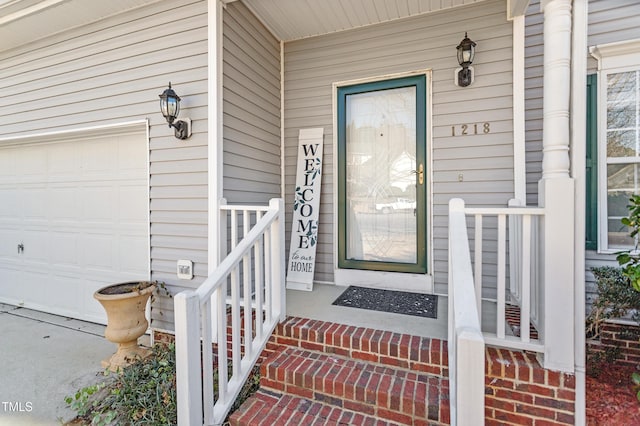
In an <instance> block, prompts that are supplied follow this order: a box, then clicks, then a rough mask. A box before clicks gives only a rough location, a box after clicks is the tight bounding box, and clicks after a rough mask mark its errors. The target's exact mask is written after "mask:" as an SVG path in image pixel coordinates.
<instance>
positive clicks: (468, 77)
mask: <svg viewBox="0 0 640 426" xmlns="http://www.w3.org/2000/svg"><path fill="white" fill-rule="evenodd" d="M456 50H457V51H458V63H459V64H460V67H459V68H456V72H455V76H454V81H455V84H456V86H460V87H467V86H469V85H470V84H471V83H473V67H472V66H471V64H472V63H473V58H474V56H475V55H476V43H475V42H473V41H472V40H471V39H470V38H469V37H467V33H466V32H465V33H464V38H463V39H462V41H461V42H460V44H459V45H458V46H457V47H456Z"/></svg>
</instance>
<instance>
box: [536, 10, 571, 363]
mask: <svg viewBox="0 0 640 426" xmlns="http://www.w3.org/2000/svg"><path fill="white" fill-rule="evenodd" d="M541 8H542V10H543V11H544V103H543V134H542V144H543V159H542V179H541V180H540V182H539V204H540V206H541V207H544V208H545V216H544V220H543V226H542V238H543V241H542V242H543V245H542V247H543V248H544V254H543V262H542V268H543V271H542V277H543V289H544V290H543V291H544V295H543V298H542V300H543V303H544V311H543V312H544V315H543V322H542V329H543V335H544V345H545V351H544V358H543V360H542V363H543V366H544V367H545V368H549V369H552V370H558V371H564V372H573V370H574V345H573V342H574V339H573V337H574V336H573V333H574V307H573V300H574V297H573V295H574V294H573V293H574V251H573V247H574V226H573V220H574V214H575V205H574V181H573V179H572V178H571V177H570V175H569V169H570V162H569V140H570V137H569V135H570V125H569V102H570V87H571V84H570V83H571V0H543V1H542V2H541Z"/></svg>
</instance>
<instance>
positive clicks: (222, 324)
mask: <svg viewBox="0 0 640 426" xmlns="http://www.w3.org/2000/svg"><path fill="white" fill-rule="evenodd" d="M217 294H218V297H217V301H216V302H217V304H218V333H217V334H218V403H221V404H227V387H228V386H227V384H228V383H229V378H228V377H227V374H226V372H227V364H228V360H227V350H228V349H227V348H228V346H229V342H227V285H226V279H225V283H224V284H223V285H222V286H221V287H220V288H219V289H218V291H217ZM192 350H193V349H192Z"/></svg>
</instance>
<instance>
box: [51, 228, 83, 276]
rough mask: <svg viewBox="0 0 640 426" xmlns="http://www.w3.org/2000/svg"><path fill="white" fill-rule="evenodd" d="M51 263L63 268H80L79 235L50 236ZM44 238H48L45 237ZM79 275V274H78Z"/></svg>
mask: <svg viewBox="0 0 640 426" xmlns="http://www.w3.org/2000/svg"><path fill="white" fill-rule="evenodd" d="M47 237H48V240H49V252H50V253H51V258H50V259H49V260H50V262H52V263H54V264H56V265H57V266H58V267H60V268H62V267H64V266H73V267H76V268H77V267H78V266H79V261H78V234H77V233H75V232H52V233H50V234H49V235H48V236H47ZM43 238H46V237H44V236H43ZM76 273H77V272H76Z"/></svg>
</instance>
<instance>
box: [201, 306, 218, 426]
mask: <svg viewBox="0 0 640 426" xmlns="http://www.w3.org/2000/svg"><path fill="white" fill-rule="evenodd" d="M200 311H201V315H202V320H201V321H202V377H205V378H209V377H211V378H213V370H214V368H213V330H212V328H211V324H212V323H211V298H209V299H207V300H204V301H203V302H202V303H201V304H200ZM208 383H209V380H207V379H205V380H204V384H205V386H204V388H203V389H202V401H203V404H204V421H205V424H211V423H213V404H214V403H215V395H214V394H213V386H208Z"/></svg>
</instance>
